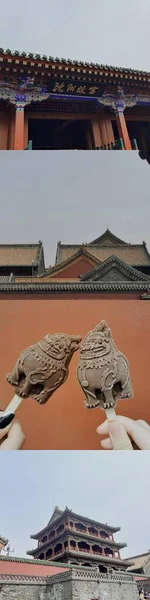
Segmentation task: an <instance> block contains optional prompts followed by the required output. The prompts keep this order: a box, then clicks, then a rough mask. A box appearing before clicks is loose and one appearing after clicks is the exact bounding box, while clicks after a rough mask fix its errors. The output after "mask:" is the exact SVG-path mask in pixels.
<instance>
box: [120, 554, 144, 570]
mask: <svg viewBox="0 0 150 600" xmlns="http://www.w3.org/2000/svg"><path fill="white" fill-rule="evenodd" d="M131 560H132V562H133V566H132V567H129V568H128V570H130V569H132V570H133V569H141V568H142V567H143V568H144V567H145V566H146V564H147V562H148V561H149V560H150V552H146V553H145V554H139V555H138V556H131V557H130V558H127V559H126V562H131Z"/></svg>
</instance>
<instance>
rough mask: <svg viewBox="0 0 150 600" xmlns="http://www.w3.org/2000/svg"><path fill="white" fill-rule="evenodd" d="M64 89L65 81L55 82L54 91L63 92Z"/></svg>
mask: <svg viewBox="0 0 150 600" xmlns="http://www.w3.org/2000/svg"><path fill="white" fill-rule="evenodd" d="M63 91H64V83H55V85H54V88H53V90H52V92H63Z"/></svg>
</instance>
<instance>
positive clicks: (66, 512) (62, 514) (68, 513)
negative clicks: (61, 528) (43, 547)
mask: <svg viewBox="0 0 150 600" xmlns="http://www.w3.org/2000/svg"><path fill="white" fill-rule="evenodd" d="M55 515H58V516H55ZM65 516H66V517H67V516H70V517H71V518H76V519H82V521H85V522H87V523H90V524H92V525H97V526H99V527H101V528H103V529H105V530H106V531H109V532H113V533H116V532H118V531H120V527H113V526H110V525H108V523H100V522H99V521H94V520H93V519H89V518H88V517H84V516H81V515H77V514H76V513H74V512H73V511H72V510H70V509H69V508H67V507H66V508H65V510H61V509H60V508H59V507H55V509H54V512H53V514H52V517H51V519H50V521H49V522H48V524H47V525H46V527H44V529H42V530H41V531H39V532H38V533H37V534H34V535H31V536H30V538H31V539H33V540H34V539H35V540H36V539H38V538H39V537H40V536H41V535H43V533H45V532H46V531H47V530H49V528H50V525H51V524H52V523H53V520H57V521H58V524H59V522H61V520H62V517H65Z"/></svg>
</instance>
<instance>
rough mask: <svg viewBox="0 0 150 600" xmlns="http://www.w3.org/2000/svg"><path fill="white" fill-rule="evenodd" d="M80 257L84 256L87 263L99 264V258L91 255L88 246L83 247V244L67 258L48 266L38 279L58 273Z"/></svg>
mask: <svg viewBox="0 0 150 600" xmlns="http://www.w3.org/2000/svg"><path fill="white" fill-rule="evenodd" d="M81 257H84V258H85V259H87V261H88V262H89V264H91V265H92V264H93V265H96V264H97V265H99V262H100V261H99V259H98V258H96V257H95V256H92V254H91V252H89V250H88V248H87V247H85V246H84V245H81V246H79V247H78V249H77V251H76V252H75V253H73V255H71V256H69V257H68V258H65V259H64V260H61V261H60V262H59V263H56V264H55V265H54V266H53V267H49V268H48V269H46V271H45V273H42V274H41V276H40V279H43V278H44V279H46V278H47V277H48V276H51V275H54V274H55V273H56V274H57V273H59V272H60V271H63V270H64V269H65V267H69V266H70V265H72V264H73V263H74V262H75V261H77V260H78V259H80V258H81Z"/></svg>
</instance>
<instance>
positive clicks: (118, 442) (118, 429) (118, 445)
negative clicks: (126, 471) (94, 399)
mask: <svg viewBox="0 0 150 600" xmlns="http://www.w3.org/2000/svg"><path fill="white" fill-rule="evenodd" d="M108 429H109V435H110V439H111V442H112V447H113V450H133V447H132V444H131V442H130V439H129V437H128V435H127V433H126V431H125V429H124V427H123V426H122V425H121V423H119V422H118V421H108Z"/></svg>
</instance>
